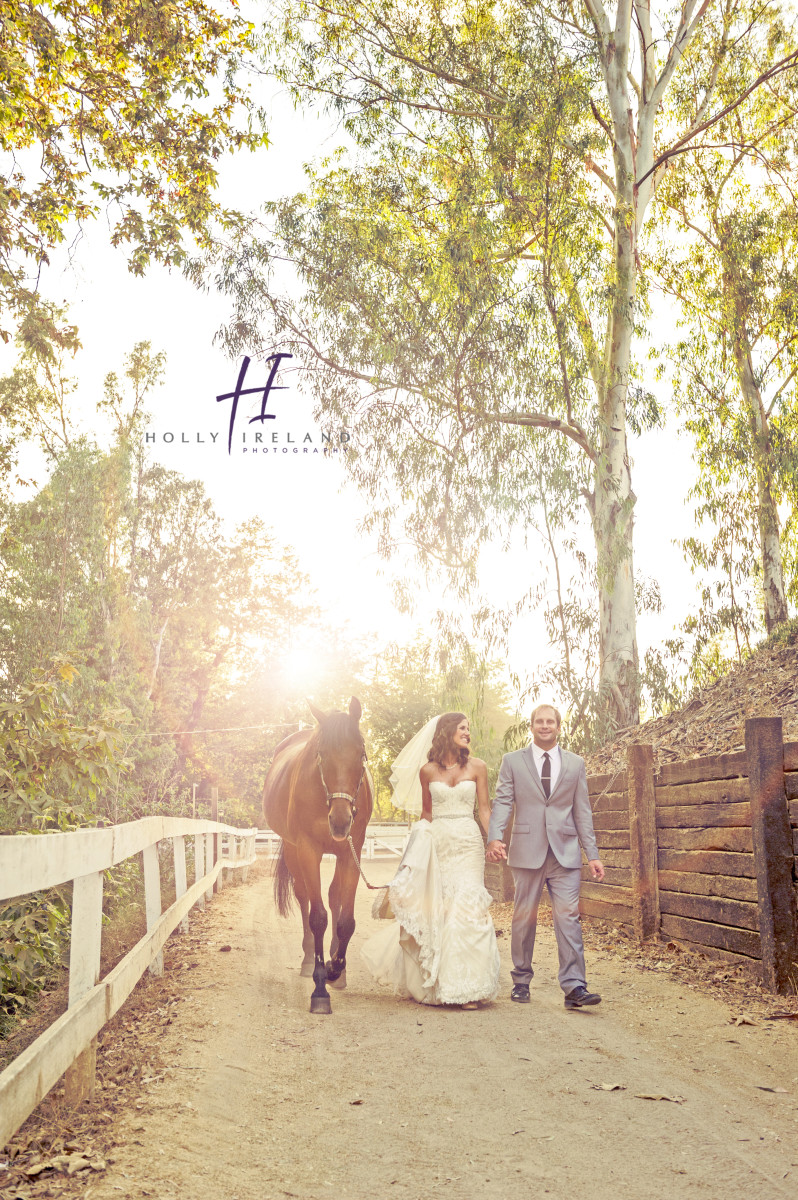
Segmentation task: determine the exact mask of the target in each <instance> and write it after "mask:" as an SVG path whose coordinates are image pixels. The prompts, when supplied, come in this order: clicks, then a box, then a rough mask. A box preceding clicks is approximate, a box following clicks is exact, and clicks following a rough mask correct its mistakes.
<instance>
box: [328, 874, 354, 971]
mask: <svg viewBox="0 0 798 1200" xmlns="http://www.w3.org/2000/svg"><path fill="white" fill-rule="evenodd" d="M339 866H340V872H341V880H340V890H339V893H338V895H339V897H340V902H341V908H340V913H339V916H338V921H337V923H336V929H335V933H336V943H335V950H334V952H331V953H332V957H331V959H330V961H329V962H328V963H327V981H328V983H330V984H331V985H332V986H333V987H339V988H344V987H346V951H347V947H348V946H349V943H350V941H351V939H352V934H353V933H354V932H355V893H356V892H357V885H358V880H359V879H360V872H359V871H358V869H357V866H356V865H355V863H354V862H351V861H350V862H348V863H345V864H344V865H342V866H341V865H340V864H339ZM336 874H337V872H336Z"/></svg>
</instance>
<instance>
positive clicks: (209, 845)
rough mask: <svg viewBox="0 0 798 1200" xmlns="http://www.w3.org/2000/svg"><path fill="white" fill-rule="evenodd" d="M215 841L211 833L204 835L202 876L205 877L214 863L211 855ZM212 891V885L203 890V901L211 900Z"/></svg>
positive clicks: (214, 860)
mask: <svg viewBox="0 0 798 1200" xmlns="http://www.w3.org/2000/svg"><path fill="white" fill-rule="evenodd" d="M215 841H216V838H215V835H214V834H212V833H206V834H205V870H204V871H203V875H207V874H208V872H209V871H210V870H211V869H212V867H213V864H214V863H215V862H216V859H215V858H214V855H213V847H214V843H215ZM213 891H214V889H213V884H211V886H210V887H208V888H206V889H205V899H206V900H213Z"/></svg>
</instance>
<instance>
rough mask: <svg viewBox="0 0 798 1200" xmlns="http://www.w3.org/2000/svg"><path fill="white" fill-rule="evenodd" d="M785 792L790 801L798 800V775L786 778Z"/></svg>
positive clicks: (794, 774) (786, 776)
mask: <svg viewBox="0 0 798 1200" xmlns="http://www.w3.org/2000/svg"><path fill="white" fill-rule="evenodd" d="M784 791H785V794H786V796H787V799H788V800H798V773H793V774H792V775H785V776H784Z"/></svg>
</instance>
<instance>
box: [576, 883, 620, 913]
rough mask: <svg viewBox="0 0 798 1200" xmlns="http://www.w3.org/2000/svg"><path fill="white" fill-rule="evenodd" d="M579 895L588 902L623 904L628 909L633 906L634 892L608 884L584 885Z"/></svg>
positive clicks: (581, 886)
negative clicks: (600, 901)
mask: <svg viewBox="0 0 798 1200" xmlns="http://www.w3.org/2000/svg"><path fill="white" fill-rule="evenodd" d="M579 895H580V896H584V897H585V899H587V900H602V901H605V902H606V903H607V904H622V905H624V906H625V907H626V908H631V906H632V890H631V888H625V887H613V886H612V885H611V884H608V883H583V884H581V885H580V888H579Z"/></svg>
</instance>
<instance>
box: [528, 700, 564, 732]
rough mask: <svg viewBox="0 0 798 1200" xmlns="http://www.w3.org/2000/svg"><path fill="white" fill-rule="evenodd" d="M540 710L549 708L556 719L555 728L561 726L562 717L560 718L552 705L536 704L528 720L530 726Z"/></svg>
mask: <svg viewBox="0 0 798 1200" xmlns="http://www.w3.org/2000/svg"><path fill="white" fill-rule="evenodd" d="M542 708H550V709H551V711H552V712H553V713H554V715H555V717H556V718H557V726H558V727H559V726H560V725H562V717H561V716H560V714H559V712H558V710H557V709H556V708H555V707H554V705H553V704H537V705H535V707H534V708H533V709H532V716H531V717H530V718H529V724H530V725H532V724H534V721H535V717H536V716H537V715H538V713H539V712H540V710H541V709H542Z"/></svg>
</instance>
